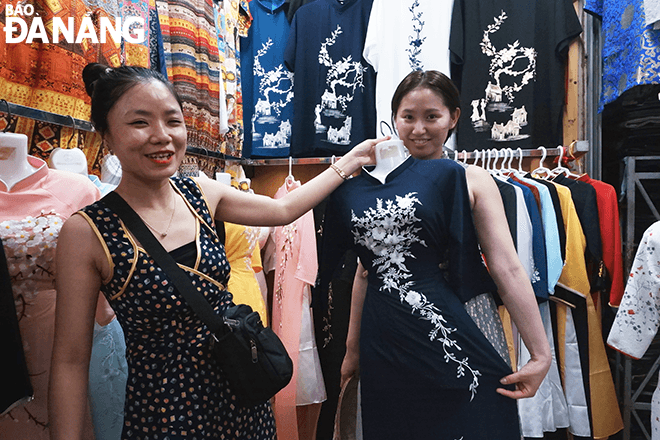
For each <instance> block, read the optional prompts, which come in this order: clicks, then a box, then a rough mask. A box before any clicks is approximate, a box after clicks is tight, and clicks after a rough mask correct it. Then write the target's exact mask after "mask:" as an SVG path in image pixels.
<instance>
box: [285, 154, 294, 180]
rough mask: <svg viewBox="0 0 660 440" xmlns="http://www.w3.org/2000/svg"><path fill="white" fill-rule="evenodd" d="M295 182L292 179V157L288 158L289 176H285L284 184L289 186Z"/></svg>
mask: <svg viewBox="0 0 660 440" xmlns="http://www.w3.org/2000/svg"><path fill="white" fill-rule="evenodd" d="M295 180H296V179H295V178H294V177H293V157H291V156H289V175H288V176H286V179H285V183H286V184H287V185H291V184H293V182H294V181H295Z"/></svg>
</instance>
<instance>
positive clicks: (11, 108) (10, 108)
mask: <svg viewBox="0 0 660 440" xmlns="http://www.w3.org/2000/svg"><path fill="white" fill-rule="evenodd" d="M3 104H4V105H3ZM0 112H1V113H8V114H9V115H16V116H21V117H25V118H29V119H34V120H37V121H42V122H48V123H51V124H57V125H62V126H68V127H72V128H74V129H77V130H84V131H91V132H93V131H95V130H94V126H93V125H92V124H91V122H89V121H85V120H82V119H76V118H74V117H72V116H69V115H61V114H58V113H52V112H48V111H45V110H39V109H35V108H32V107H26V106H23V105H19V104H14V103H11V102H7V101H6V100H4V99H0ZM572 147H574V148H572ZM588 150H589V145H588V143H587V142H585V141H580V142H576V143H574V144H572V145H571V147H569V154H570V156H572V157H579V155H581V154H584V153H586V152H587V151H588ZM486 151H487V150H486ZM499 151H501V150H499ZM514 151H517V152H515V155H514V156H513V158H518V159H525V158H543V157H555V156H559V150H558V149H557V148H546V149H545V151H543V150H541V149H540V148H538V149H531V150H530V149H525V150H522V149H520V148H519V149H517V150H514ZM186 153H187V154H193V155H196V156H202V157H210V158H213V159H219V160H225V161H235V162H239V165H244V166H268V165H275V166H282V165H319V164H331V163H333V162H334V160H336V159H338V158H339V157H341V156H338V157H334V156H333V157H306V158H273V159H249V158H242V157H236V156H231V155H227V154H225V153H221V152H217V151H211V150H208V149H206V148H199V147H191V146H189V147H186ZM481 154H482V153H481V152H477V151H473V152H466V151H456V152H451V153H450V155H449V157H451V158H452V159H455V160H462V161H465V160H472V159H477V158H478V155H479V156H481Z"/></svg>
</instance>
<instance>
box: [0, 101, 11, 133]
mask: <svg viewBox="0 0 660 440" xmlns="http://www.w3.org/2000/svg"><path fill="white" fill-rule="evenodd" d="M0 101H2V102H4V103H5V105H6V106H7V125H6V126H5V128H4V129H3V130H2V132H3V133H7V132H9V125H10V124H11V109H10V108H9V103H8V102H7V100H6V99H0Z"/></svg>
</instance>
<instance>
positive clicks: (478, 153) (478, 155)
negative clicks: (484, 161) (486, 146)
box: [472, 150, 481, 166]
mask: <svg viewBox="0 0 660 440" xmlns="http://www.w3.org/2000/svg"><path fill="white" fill-rule="evenodd" d="M479 158H481V150H474V163H473V164H472V165H474V166H479V165H477V164H478V163H479Z"/></svg>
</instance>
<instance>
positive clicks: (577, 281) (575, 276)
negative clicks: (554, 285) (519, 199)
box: [555, 184, 591, 298]
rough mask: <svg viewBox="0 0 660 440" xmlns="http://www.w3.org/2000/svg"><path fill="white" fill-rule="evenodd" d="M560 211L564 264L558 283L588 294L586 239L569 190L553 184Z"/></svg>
mask: <svg viewBox="0 0 660 440" xmlns="http://www.w3.org/2000/svg"><path fill="white" fill-rule="evenodd" d="M555 187H557V194H558V195H559V203H560V204H561V213H562V217H563V218H564V229H565V230H566V264H564V269H563V270H562V272H561V276H560V277H559V283H558V284H559V285H560V286H561V287H563V288H565V289H567V290H569V291H571V292H573V293H575V294H577V295H579V296H581V297H583V298H584V297H586V296H587V295H588V294H589V290H590V289H591V286H590V285H589V277H588V275H587V265H586V262H585V260H584V252H585V250H586V248H587V239H586V238H585V236H584V232H583V231H582V225H580V219H579V218H578V215H577V211H576V210H575V204H574V203H573V199H572V198H571V190H570V189H568V187H565V186H563V185H559V184H555Z"/></svg>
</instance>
